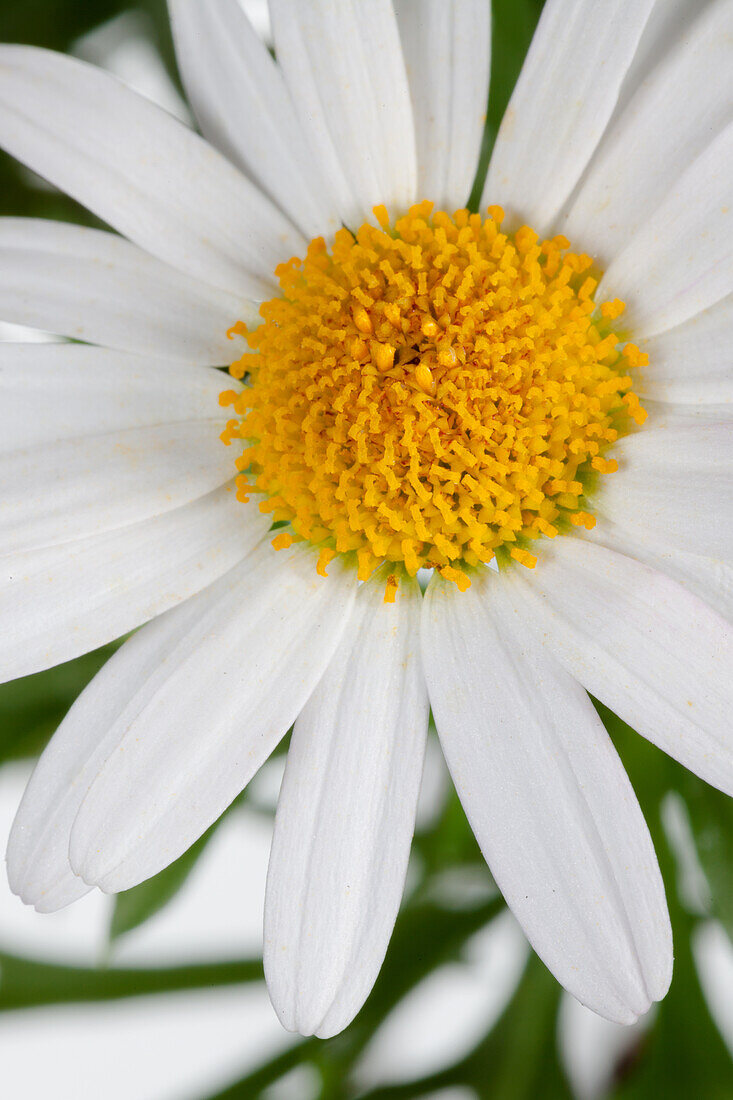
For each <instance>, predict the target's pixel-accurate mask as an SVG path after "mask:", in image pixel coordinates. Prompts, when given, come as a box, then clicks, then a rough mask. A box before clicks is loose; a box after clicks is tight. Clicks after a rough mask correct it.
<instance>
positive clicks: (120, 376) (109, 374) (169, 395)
mask: <svg viewBox="0 0 733 1100" xmlns="http://www.w3.org/2000/svg"><path fill="white" fill-rule="evenodd" d="M232 382H233V380H230V379H226V378H224V377H223V375H222V374H221V372H220V371H218V370H209V369H206V368H203V369H202V368H201V367H192V366H188V365H185V364H181V363H172V362H171V361H170V360H169V359H154V358H153V357H152V356H151V357H147V356H146V357H143V356H140V355H131V354H130V353H129V352H124V351H110V350H108V349H106V348H96V347H91V346H88V345H81V344H33V343H26V344H5V343H0V453H3V452H8V451H15V450H19V449H21V448H22V449H25V448H28V447H39V448H42V449H43V450H44V452H45V451H46V448H47V447H48V445H49V444H51V443H56V442H58V441H59V440H62V439H73V438H74V437H78V436H83V435H84V434H90V433H91V432H94V433H95V434H104V433H107V432H116V431H122V430H124V429H125V428H141V427H149V426H152V425H154V424H160V422H161V420H164V421H165V422H166V423H175V422H176V421H181V420H197V419H201V420H205V419H210V418H211V417H213V416H216V415H217V413H218V414H221V408H220V406H219V394H220V393H221V391H222V389H225V388H231V385H232ZM234 386H235V387H237V388H238V384H237V383H236V382H234ZM220 445H221V444H220ZM233 461H234V460H233V457H230V472H231V470H232V469H233V468H234V467H233Z"/></svg>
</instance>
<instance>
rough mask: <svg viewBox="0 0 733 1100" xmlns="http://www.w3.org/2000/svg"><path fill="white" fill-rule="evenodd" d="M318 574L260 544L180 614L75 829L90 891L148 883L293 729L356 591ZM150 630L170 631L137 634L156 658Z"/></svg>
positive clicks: (310, 560)
mask: <svg viewBox="0 0 733 1100" xmlns="http://www.w3.org/2000/svg"><path fill="white" fill-rule="evenodd" d="M315 561H316V559H315V557H314V555H313V554H312V553H311V552H310V551H307V550H303V549H301V548H298V549H296V550H295V551H293V552H291V553H288V554H285V553H284V552H281V553H280V554H276V553H275V551H274V550H273V549H272V547H271V546H270V541H269V537H267V538H265V540H264V541H263V542H262V543H261V544H260V545H259V547H258V548H256V549H255V550H254V551H253V552H252V553H251V554H250V555H249V557H248V558H246V559H245V561H244V562H242V564H241V565H240V566H237V567H235V568H234V569H233V570H232V571H230V573H228V574H225V576H224V577H222V578H221V579H220V580H219V581H217V582H216V584H215V585H213V586H211V587H210V588H209V589H206V590H205V591H204V592H202V593H201V594H200V595H199V596H197V597H194V599H193V600H190V601H188V602H187V603H186V604H184V605H183V606H182V607H181V608H180V609H179V610H178V611H177V612H176V614H177V615H180V621H181V623H182V629H181V630H180V631H178V630H174V636H173V637H172V644H170V646H169V647H168V649H167V651H166V654H165V656H164V657H163V658H162V659H161V656H160V655H158V656H157V658H155V659H153V660H151V661H150V662H149V663H148V666H147V669H146V675H145V677H144V678H143V679H141V680H140V681H139V682H138V683H137V685H136V687H135V690H134V692H133V693H132V694H131V695H130V696H128V697H127V698H124V697H121V698H119V700H118V704H119V707H118V710H117V714H116V717H115V720H114V723H113V725H112V726H110V727H109V729H108V730H107V731H105V733H104V737H105V740H106V744H107V746H108V754H107V758H106V760H105V761H104V762H103V763H100V765H99V766H98V767H97V768H96V769H95V774H94V777H93V782H92V784H91V786H90V788H89V791H88V793H87V794H86V796H85V798H84V801H83V803H82V805H81V808H80V810H79V813H78V815H77V817H76V819H75V823H74V827H73V829H72V833H71V844H70V849H69V856H70V862H71V866H72V868H73V870H74V871H75V873H76V874H78V875H80V876H81V877H82V878H83V879H84V880H85V881H86V882H89V883H95V884H96V885H98V886H100V887H101V888H102V889H103V890H107V891H118V890H126V889H128V888H129V887H131V886H134V885H135V884H136V883H138V882H141V881H142V880H143V879H146V878H149V877H150V876H151V875H154V874H157V872H158V871H160V870H162V868H163V867H165V866H167V864H169V863H171V862H172V861H173V860H174V859H176V858H177V857H178V856H179V855H181V853H182V852H184V851H185V850H186V848H188V847H189V846H190V845H191V844H192V843H193V842H194V840H196V839H197V838H198V837H199V836H200V835H201V833H203V832H204V830H205V829H206V828H208V826H209V825H210V824H211V823H212V822H213V821H215V820H216V818H217V817H219V815H220V814H221V813H222V812H223V811H224V810H225V809H226V807H227V806H228V805H229V803H230V802H231V801H232V799H234V798H235V797H236V796H237V794H239V792H240V791H241V790H242V788H243V787H244V786H246V784H247V783H248V782H249V780H250V779H251V778H252V776H253V775H254V773H255V772H256V771H257V769H258V768H259V767H260V765H261V764H262V763H263V762H264V760H266V758H267V757H268V756H269V754H270V752H271V751H272V750H273V748H274V747H275V745H276V744H277V742H278V741H279V740H280V738H281V737H282V736H283V734H285V733H286V732H287V730H288V728H289V727H290V725H291V724H292V723H293V722H294V721H295V719H296V717H297V716H298V714H299V713H300V711H301V709H302V708H303V705H304V703H305V702H306V700H307V699H308V697H309V696H310V694H311V692H312V691H313V688H314V687H315V686H316V684H317V683H318V681H319V680H320V678H321V676H322V675H323V672H324V670H325V668H326V666H327V665H328V662H329V660H330V658H331V656H332V654H333V652H334V650H335V648H336V645H337V643H338V641H339V638H340V636H341V633H342V631H343V629H344V626H345V623H346V621H347V619H348V615H349V612H350V610H351V605H352V602H353V598H354V595H355V590H356V578H355V576H354V574H353V571H352V570H349V569H346V568H344V567H343V566H342V565H340V564H339V563H336V562H334V563H333V564H332V566H331V568H330V576H329V577H328V579H323V578H322V577H320V576H318V574H317V573H316V570H315ZM171 618H172V616H171ZM170 621H171V619H168V620H167V623H168V624H170ZM159 629H162V630H169V629H171V627H170V625H165V626H159V624H158V623H157V622H154V623H152V624H150V626H148V627H146V628H145V630H144V631H141V635H140V636H143V635H144V637H146V638H147V639H148V640H149V644H150V646H151V648H152V649H153V651H157V637H158V633H157V632H158V630H159ZM138 644H140V645H142V644H144V642H143V641H141V642H139V643H138Z"/></svg>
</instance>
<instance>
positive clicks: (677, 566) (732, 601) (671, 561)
mask: <svg viewBox="0 0 733 1100" xmlns="http://www.w3.org/2000/svg"><path fill="white" fill-rule="evenodd" d="M582 537H583V538H587V539H589V540H590V541H591V542H597V543H600V544H601V546H607V547H608V549H609V550H617V551H618V552H619V553H620V554H626V555H627V556H628V557H630V558H637V559H638V560H639V561H641V562H643V563H644V564H645V565H649V566H651V568H652V569H656V570H658V571H659V572H660V573H666V575H667V576H668V577H671V578H672V580H675V581H678V582H679V584H683V585H684V586H685V587H686V588H689V589H690V591H691V592H694V593H695V595H696V596H699V597H700V599H701V600H705V603H709V604H710V606H711V607H712V608H713V609H714V610H715V611H717V612H719V613H720V614H721V615H724V616H725V618H727V619H728V620H729V621H731V622H733V564H731V562H729V561H722V560H721V559H720V558H708V557H704V556H703V555H702V554H695V553H691V552H690V551H689V550H681V549H680V548H679V547H678V546H677V545H676V543H674V542H670V541H669V540H665V539H663V538H660V537H659V536H658V535H655V533H654V532H653V531H646V530H644V531H640V530H638V529H637V530H635V531H633V532H629V531H627V530H625V529H624V528H623V527H618V526H616V524H614V523H611V522H610V521H609V520H607V519H605V518H604V517H602V516H599V517H598V522H597V523H596V526H595V527H594V528H593V530H592V531H583V532H582Z"/></svg>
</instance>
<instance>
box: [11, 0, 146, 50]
mask: <svg viewBox="0 0 733 1100" xmlns="http://www.w3.org/2000/svg"><path fill="white" fill-rule="evenodd" d="M130 6H131V5H130V4H129V3H128V2H127V0H3V2H2V6H1V7H0V41H2V42H24V43H28V44H30V45H33V46H44V47H46V48H47V49H50V50H64V51H66V50H68V49H69V47H70V46H71V44H72V42H74V40H75V39H76V38H80V37H81V36H82V35H84V34H88V33H89V32H90V31H92V30H94V28H95V27H98V26H99V25H100V24H101V23H106V22H107V20H108V19H112V18H113V16H115V15H119V14H120V12H122V11H126V10H127V9H128V8H129V7H130Z"/></svg>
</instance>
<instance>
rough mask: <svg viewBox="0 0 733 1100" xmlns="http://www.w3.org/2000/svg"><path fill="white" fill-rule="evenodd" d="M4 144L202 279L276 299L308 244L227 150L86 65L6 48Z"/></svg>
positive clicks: (1, 114) (0, 134)
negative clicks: (276, 277) (293, 258)
mask: <svg viewBox="0 0 733 1100" xmlns="http://www.w3.org/2000/svg"><path fill="white" fill-rule="evenodd" d="M0 145H2V146H3V147H4V148H5V149H6V150H7V151H8V152H9V153H11V154H12V155H13V156H15V157H17V158H18V160H20V161H22V162H23V163H24V164H27V165H28V167H29V168H32V169H33V170H34V171H35V172H38V173H39V175H41V176H44V177H46V178H47V179H49V180H50V181H51V182H52V183H54V184H55V185H56V186H57V187H60V188H61V189H62V190H63V191H66V192H67V193H68V194H70V195H72V196H73V198H75V199H77V200H78V201H79V202H81V203H83V204H84V205H85V206H87V207H88V208H89V209H90V210H93V211H94V213H95V214H98V215H99V217H100V218H103V219H104V220H105V221H107V222H109V224H110V225H112V226H114V228H115V229H118V230H119V231H120V232H121V233H124V235H125V236H126V237H129V238H130V240H132V241H135V243H136V244H139V245H141V246H142V247H143V248H145V249H146V250H147V251H148V252H152V253H153V255H155V256H158V257H159V258H160V259H161V260H165V261H166V262H167V263H170V264H172V265H173V266H174V267H177V268H178V269H179V270H181V271H185V272H187V273H188V274H190V275H194V276H196V277H197V278H199V279H202V280H203V281H204V282H206V283H211V284H212V285H214V286H220V287H224V288H226V289H227V290H229V291H230V292H232V293H236V294H241V295H243V296H245V297H255V298H270V297H272V286H273V282H272V272H273V271H274V270H275V267H276V265H277V264H278V263H279V262H280V261H281V260H282V259H283V256H286V257H287V256H290V255H292V254H293V253H295V254H302V251H303V248H304V247H305V241H304V239H303V238H302V237H301V236H300V234H299V233H297V231H296V230H295V229H294V228H293V227H292V225H291V224H290V223H289V222H288V221H287V219H286V218H285V217H284V216H283V215H282V214H281V213H280V212H279V211H278V210H277V209H276V207H275V206H273V205H272V203H271V202H270V201H269V199H267V198H265V196H264V195H263V194H262V193H261V192H260V191H259V190H258V189H257V188H256V187H254V186H253V184H251V183H250V182H249V180H247V179H245V177H244V176H243V175H242V174H241V172H238V171H237V169H236V168H234V167H233V166H232V165H231V164H230V163H229V162H228V161H227V160H226V159H225V158H224V157H223V156H221V154H220V153H218V152H216V150H215V149H213V148H212V147H211V146H210V145H208V144H207V143H206V142H205V141H203V140H202V139H201V138H200V137H198V136H197V135H196V134H194V133H192V132H191V131H190V130H189V129H187V127H186V126H184V125H183V124H182V123H180V122H178V120H177V119H174V118H173V117H172V116H171V115H169V114H167V112H166V111H164V110H163V109H162V108H160V107H158V106H156V105H155V104H154V103H151V102H150V100H148V99H146V98H145V97H144V96H141V95H138V94H137V93H136V92H133V91H132V90H131V89H129V88H126V87H125V86H124V85H123V84H121V83H119V82H118V81H117V80H116V79H115V78H114V77H112V76H110V75H109V74H107V73H105V72H102V70H100V69H96V68H94V67H93V66H91V65H87V64H85V63H84V62H82V61H77V60H76V59H74V58H71V57H67V56H66V55H64V54H60V53H54V52H52V51H50V50H40V49H35V48H33V47H28V46H2V47H1V48H0Z"/></svg>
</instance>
